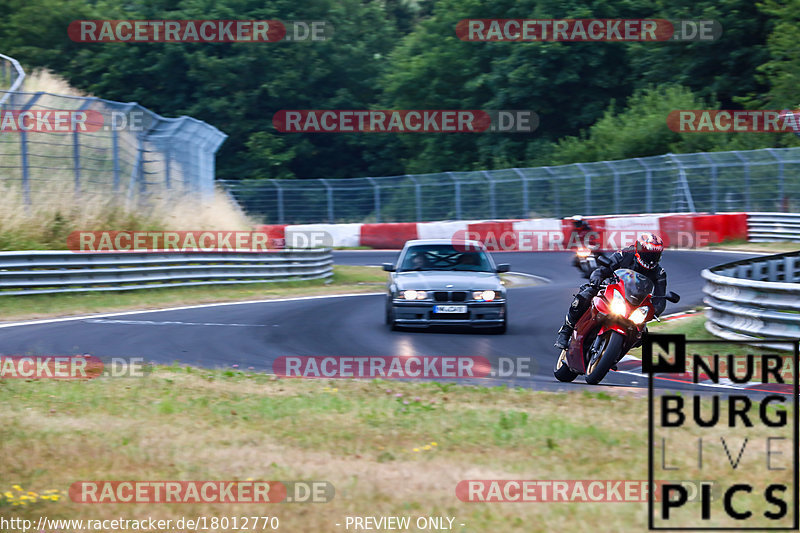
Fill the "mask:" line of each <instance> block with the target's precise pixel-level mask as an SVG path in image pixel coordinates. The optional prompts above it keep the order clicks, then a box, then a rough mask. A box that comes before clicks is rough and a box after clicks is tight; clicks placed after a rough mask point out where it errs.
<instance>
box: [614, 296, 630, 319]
mask: <svg viewBox="0 0 800 533" xmlns="http://www.w3.org/2000/svg"><path fill="white" fill-rule="evenodd" d="M611 312H612V313H614V314H615V315H622V316H626V315H627V314H628V304H626V303H625V298H624V297H623V296H622V295H621V294H620V293H619V291H614V297H613V298H611Z"/></svg>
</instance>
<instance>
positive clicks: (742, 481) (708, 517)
mask: <svg viewBox="0 0 800 533" xmlns="http://www.w3.org/2000/svg"><path fill="white" fill-rule="evenodd" d="M769 342H770V344H771V345H785V346H786V350H787V352H786V353H783V352H777V351H772V350H767V349H757V348H755V347H753V346H750V345H748V344H745V343H744V342H742V341H724V340H719V341H717V340H707V341H694V340H688V341H687V340H686V338H685V336H684V335H648V336H647V337H646V339H645V342H644V344H643V346H642V365H643V371H644V372H645V373H647V374H648V375H649V387H648V389H649V390H648V419H649V420H648V426H649V428H648V448H649V449H648V482H649V483H650V484H651V485H652V484H653V482H654V479H656V478H658V479H670V476H673V477H674V478H675V479H676V481H675V483H669V482H665V483H663V484H662V485H660V486H659V490H661V491H662V494H659V495H653V494H652V492H651V494H650V497H649V498H648V528H649V529H650V530H683V531H699V530H703V531H725V530H727V531H732V530H759V531H776V530H796V529H798V527H799V526H800V523H799V521H798V455H799V453H798V409H797V407H798V404H797V402H798V375H797V370H796V369H797V363H798V344H800V341H797V340H794V341H789V340H778V341H773V340H770V341H769ZM687 347H692V348H693V349H692V350H690V351H689V352H691V353H689V352H687ZM687 355H688V356H689V357H688V359H687ZM687 363H688V365H687ZM656 374H666V375H664V376H661V377H658V376H656ZM654 379H659V380H660V382H661V383H665V382H670V385H671V387H670V388H671V389H673V390H664V391H663V393H660V394H659V395H658V396H657V397H655V398H654V392H653V389H654ZM663 380H666V381H663ZM676 383H682V384H683V386H684V387H685V388H683V389H681V390H680V391H677V390H674V389H675V388H678V387H681V386H680V385H677V384H676ZM745 388H746V389H747V391H746V392H745ZM789 393H791V394H792V398H793V400H792V399H790V397H789ZM790 443H791V446H790ZM656 470H657V471H658V472H656ZM687 476H689V477H692V476H694V477H696V478H698V479H708V478H709V477H715V479H714V485H715V491H717V492H718V493H719V494H718V495H717V497H712V495H711V484H709V485H706V486H703V487H702V488H701V491H700V497H699V498H698V501H696V502H690V501H689V499H688V498H687V491H686V489H685V488H684V487H681V486H680V483H679V482H678V481H677V479H678V477H680V478H684V479H685V478H687ZM703 476H705V477H703ZM656 496H660V497H658V498H657V499H658V508H655V505H654V498H655V497H656Z"/></svg>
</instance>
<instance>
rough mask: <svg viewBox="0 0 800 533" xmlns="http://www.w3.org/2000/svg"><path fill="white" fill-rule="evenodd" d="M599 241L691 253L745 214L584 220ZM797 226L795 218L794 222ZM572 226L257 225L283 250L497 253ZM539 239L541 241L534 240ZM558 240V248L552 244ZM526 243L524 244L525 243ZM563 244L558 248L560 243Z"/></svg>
mask: <svg viewBox="0 0 800 533" xmlns="http://www.w3.org/2000/svg"><path fill="white" fill-rule="evenodd" d="M586 220H587V222H588V223H589V224H590V225H591V227H592V230H593V231H594V232H596V233H597V234H598V238H599V241H600V242H601V243H604V244H605V245H606V247H607V249H618V248H619V247H620V246H622V245H624V243H622V242H621V241H622V240H625V239H622V237H625V238H626V239H627V240H631V239H632V238H633V237H632V236H634V235H636V234H639V233H642V232H654V233H657V234H659V235H660V236H661V237H662V238H663V239H664V242H665V244H667V246H672V247H674V248H694V247H697V246H703V245H705V244H709V243H719V242H723V241H725V240H730V239H746V238H747V215H746V214H744V213H725V214H719V215H705V214H692V215H687V214H678V215H621V216H608V217H589V218H587V219H586ZM798 224H800V218H798ZM572 228H573V223H572V220H570V219H563V220H562V219H558V218H537V219H524V220H457V221H452V220H448V221H439V222H401V223H387V224H304V225H294V226H292V225H288V226H286V225H261V226H257V227H256V229H257V230H259V231H265V232H267V233H268V234H269V235H270V238H277V239H280V238H283V237H284V235H285V238H286V245H287V246H294V247H303V246H305V245H306V244H305V243H306V242H307V241H308V238H307V236H308V235H314V234H315V233H319V234H322V233H324V234H326V235H327V236H328V238H327V239H326V241H325V245H326V246H333V247H355V246H369V247H371V248H380V249H386V250H399V249H400V248H402V247H403V243H405V242H406V241H407V240H411V239H453V238H455V239H459V238H465V237H466V238H470V239H478V240H481V241H483V242H484V243H486V244H487V245H489V244H492V243H497V244H498V245H499V248H500V249H503V250H509V249H513V246H507V245H508V244H509V243H513V242H514V241H515V239H514V238H513V237H514V234H515V233H519V232H537V238H536V239H535V242H536V244H537V245H541V246H542V247H543V248H544V249H559V243H568V242H569V241H570V236H571V234H572ZM528 237H530V235H528ZM540 238H541V241H540V240H539V239H540ZM556 238H557V240H558V243H556V242H555V240H556ZM528 242H530V241H528ZM562 245H563V244H562Z"/></svg>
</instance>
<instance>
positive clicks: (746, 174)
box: [733, 150, 750, 211]
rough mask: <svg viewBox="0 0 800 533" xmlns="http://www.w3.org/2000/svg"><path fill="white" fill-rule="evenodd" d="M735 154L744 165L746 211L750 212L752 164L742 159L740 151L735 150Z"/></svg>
mask: <svg viewBox="0 0 800 533" xmlns="http://www.w3.org/2000/svg"><path fill="white" fill-rule="evenodd" d="M733 153H734V155H736V157H738V158H739V161H741V162H742V164H743V165H744V169H743V172H744V210H745V211H750V162H749V161H747V160H746V159H745V158H744V157H742V154H740V153H739V150H734V151H733Z"/></svg>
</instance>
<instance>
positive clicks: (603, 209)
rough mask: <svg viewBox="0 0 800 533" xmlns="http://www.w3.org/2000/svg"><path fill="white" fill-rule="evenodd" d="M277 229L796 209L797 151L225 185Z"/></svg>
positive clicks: (799, 195)
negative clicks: (321, 224) (322, 224)
mask: <svg viewBox="0 0 800 533" xmlns="http://www.w3.org/2000/svg"><path fill="white" fill-rule="evenodd" d="M220 183H222V184H223V185H224V187H225V188H226V189H227V190H228V191H229V192H230V193H231V194H232V195H233V197H234V198H235V199H236V200H237V201H238V202H239V204H240V205H241V206H242V207H243V208H244V209H245V210H246V211H247V212H248V214H250V215H252V216H254V217H256V218H258V219H260V220H262V221H263V222H264V223H273V224H312V223H319V222H331V223H343V222H422V221H429V220H463V219H514V218H535V217H564V216H570V215H574V214H582V215H587V216H588V215H609V214H634V213H667V212H710V213H716V212H724V211H797V210H799V209H800V148H766V149H761V150H749V151H735V152H710V153H697V154H667V155H661V156H653V157H638V158H635V159H625V160H620V161H602V162H597V163H576V164H572V165H563V166H553V167H538V168H510V169H504V170H484V171H477V172H442V173H437V174H416V175H411V174H408V175H405V176H392V177H381V178H350V179H285V180H273V179H259V180H241V181H234V180H220Z"/></svg>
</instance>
